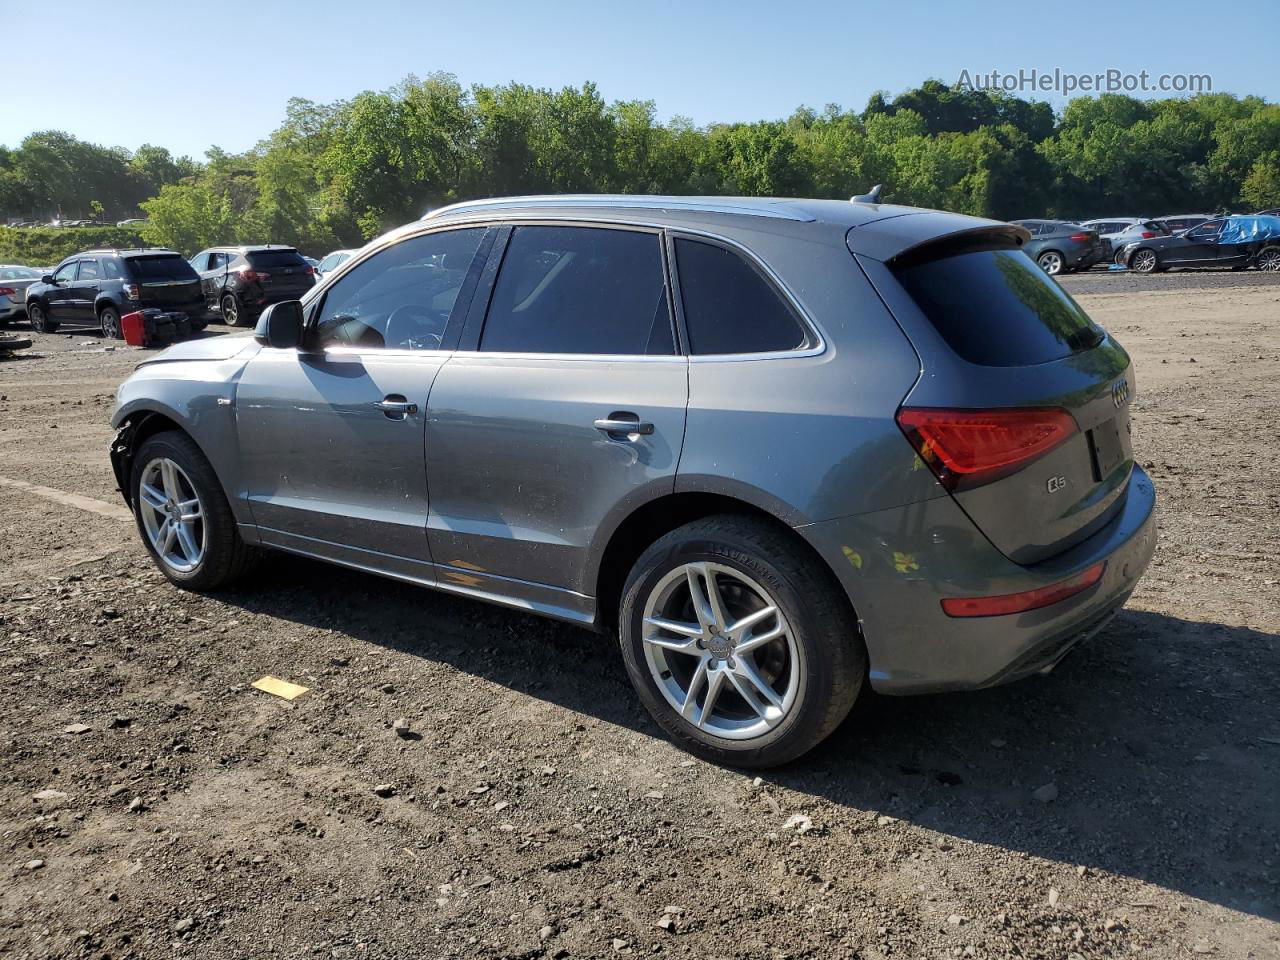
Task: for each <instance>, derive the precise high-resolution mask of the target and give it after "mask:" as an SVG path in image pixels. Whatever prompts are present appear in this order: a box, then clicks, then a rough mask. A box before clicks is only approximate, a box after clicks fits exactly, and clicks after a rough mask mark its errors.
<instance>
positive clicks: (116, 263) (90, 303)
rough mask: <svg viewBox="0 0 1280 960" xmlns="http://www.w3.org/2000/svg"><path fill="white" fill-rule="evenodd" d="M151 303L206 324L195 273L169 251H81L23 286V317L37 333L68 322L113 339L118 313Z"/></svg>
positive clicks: (117, 333) (194, 323)
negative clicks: (95, 330)
mask: <svg viewBox="0 0 1280 960" xmlns="http://www.w3.org/2000/svg"><path fill="white" fill-rule="evenodd" d="M151 308H157V309H160V310H164V311H166V312H179V313H185V314H186V315H187V318H188V320H189V321H190V323H191V327H192V329H197V330H198V329H202V328H203V327H204V325H205V321H204V312H205V307H204V297H203V296H202V295H201V293H200V278H199V277H198V276H196V273H195V271H194V270H192V269H191V266H190V265H189V264H188V263H187V261H186V260H184V259H182V255H181V254H180V253H177V252H176V251H174V250H162V249H143V250H86V251H84V252H83V253H77V254H75V255H74V256H70V257H67V258H66V259H65V260H63V261H62V262H61V263H60V264H58V266H57V267H55V268H54V271H53V273H52V274H47V275H45V276H44V277H41V279H40V282H39V283H33V284H32V285H31V286H30V287H28V288H27V316H28V317H29V318H30V320H31V325H32V326H33V327H35V329H36V330H39V331H41V332H42V333H53V332H54V331H55V330H57V329H58V327H60V326H62V325H63V324H67V325H74V326H77V327H89V328H97V329H98V330H100V331H102V335H103V336H105V337H114V338H117V339H118V338H119V337H120V336H121V331H120V317H121V316H122V315H123V314H126V313H132V312H133V311H135V310H146V309H151Z"/></svg>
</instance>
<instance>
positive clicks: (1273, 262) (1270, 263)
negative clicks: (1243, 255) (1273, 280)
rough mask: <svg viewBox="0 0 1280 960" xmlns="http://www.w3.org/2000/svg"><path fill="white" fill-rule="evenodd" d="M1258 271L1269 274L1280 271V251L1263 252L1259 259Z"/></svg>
mask: <svg viewBox="0 0 1280 960" xmlns="http://www.w3.org/2000/svg"><path fill="white" fill-rule="evenodd" d="M1258 269H1259V270H1266V271H1267V272H1269V273H1270V272H1275V271H1277V270H1280V249H1274V248H1273V249H1271V250H1263V251H1262V253H1261V255H1259V257H1258Z"/></svg>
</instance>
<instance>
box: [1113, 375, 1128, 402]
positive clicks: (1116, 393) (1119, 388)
mask: <svg viewBox="0 0 1280 960" xmlns="http://www.w3.org/2000/svg"><path fill="white" fill-rule="evenodd" d="M1128 399H1129V381H1128V380H1127V379H1125V378H1124V377H1121V378H1120V379H1119V380H1117V381H1116V382H1115V383H1114V384H1113V385H1112V387H1111V402H1112V403H1114V404H1115V405H1116V406H1117V407H1121V406H1124V402H1125V401H1126V400H1128Z"/></svg>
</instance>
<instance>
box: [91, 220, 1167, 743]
mask: <svg viewBox="0 0 1280 960" xmlns="http://www.w3.org/2000/svg"><path fill="white" fill-rule="evenodd" d="M1027 240H1028V235H1027V233H1026V231H1025V230H1023V229H1021V228H1020V227H1017V226H1013V225H1011V224H1006V223H995V222H990V221H986V220H978V219H973V218H970V217H963V216H957V215H954V214H949V213H941V212H938V211H932V210H917V209H912V208H907V207H895V206H889V205H884V204H868V203H841V202H836V201H810V200H770V199H726V198H706V199H699V198H690V197H601V196H591V197H569V196H563V197H534V198H518V199H508V200H487V201H477V202H473V203H464V204H459V205H457V206H454V207H448V208H445V209H442V210H437V211H434V212H433V213H431V214H429V215H428V216H427V217H425V218H423V219H422V220H421V221H419V222H417V223H413V224H411V225H409V226H406V227H403V228H401V229H398V230H396V231H394V232H392V233H390V234H388V235H387V236H385V237H383V238H381V239H380V240H378V241H375V242H374V243H372V244H370V245H369V246H367V247H365V248H364V249H362V250H361V251H360V252H359V253H358V254H357V255H356V256H354V257H353V258H352V259H351V260H349V261H347V262H346V263H344V264H343V265H342V266H341V267H339V268H338V269H337V270H336V271H334V272H333V273H332V274H328V275H326V276H325V278H324V280H323V281H322V282H321V283H320V284H319V285H318V286H316V287H315V288H314V289H312V290H310V291H308V292H307V294H306V295H305V296H304V298H303V299H302V301H301V302H298V301H292V302H286V303H279V304H276V305H274V306H272V307H271V308H269V309H268V310H267V312H266V313H264V314H263V316H262V318H261V320H260V322H259V324H258V328H257V331H256V333H255V334H254V335H252V336H248V335H246V336H240V337H221V338H217V339H206V340H200V341H197V342H188V343H183V344H179V345H177V346H174V347H172V348H170V349H169V350H167V351H165V352H164V353H161V354H158V355H157V356H155V357H153V358H150V359H148V360H146V361H144V362H143V363H142V364H141V365H140V366H139V367H138V369H137V372H136V373H134V374H133V375H132V376H131V377H130V378H129V379H128V380H127V381H125V383H124V384H123V385H122V386H121V387H120V390H119V393H118V397H117V404H116V408H115V411H114V414H113V417H112V422H113V424H114V425H115V426H116V427H117V428H119V432H118V434H117V436H116V439H115V440H114V442H113V444H112V449H111V459H112V463H113V466H114V468H115V472H116V476H117V478H118V480H119V485H120V489H121V491H122V492H123V493H124V497H125V500H126V501H127V502H128V503H129V504H130V505H131V506H132V508H133V510H134V512H135V514H136V516H137V525H138V530H139V532H140V533H141V536H142V540H143V542H144V543H145V545H146V548H147V550H148V551H150V553H151V555H152V557H153V559H154V560H155V562H156V564H157V566H159V568H160V570H161V571H163V572H164V574H165V575H166V576H167V577H168V578H169V579H170V580H172V581H173V582H174V583H175V584H177V585H178V586H181V587H186V588H189V589H193V590H212V589H215V588H217V587H220V586H222V585H224V584H226V583H228V582H229V581H230V580H231V579H232V578H233V577H235V576H237V575H238V574H240V573H242V572H244V571H245V570H246V568H248V567H249V566H250V565H251V563H252V562H253V561H255V560H256V559H258V558H259V557H260V556H261V555H262V554H263V553H264V552H265V551H266V550H267V549H268V548H269V549H271V550H283V551H287V552H290V553H295V554H302V555H305V556H309V557H317V558H320V559H324V560H329V561H332V562H334V563H338V564H342V565H345V566H348V567H353V568H356V569H359V570H367V571H370V572H374V573H380V574H383V575H386V576H389V577H394V578H397V579H400V580H406V581H409V582H412V583H417V584H421V585H423V586H429V587H435V588H436V589H439V590H446V591H450V592H452V593H460V594H464V595H467V596H471V597H476V598H479V599H483V600H490V601H494V602H497V603H502V604H506V605H508V606H512V607H516V608H519V609H522V610H528V611H531V612H535V613H541V614H546V615H548V616H552V617H558V618H560V619H563V620H567V621H571V622H573V623H578V624H583V625H588V626H593V627H595V628H597V629H600V630H602V631H607V632H609V633H612V632H613V631H615V630H616V633H617V636H618V638H619V641H620V646H621V651H622V657H623V660H624V662H625V664H626V669H627V672H628V674H629V675H630V677H631V680H632V681H633V683H634V684H635V687H636V690H637V691H638V693H639V695H640V698H641V699H642V700H643V702H644V704H645V706H646V707H647V708H648V709H649V711H650V712H651V713H652V714H653V716H654V718H655V719H656V720H657V721H658V723H659V724H661V726H662V727H663V728H664V729H665V730H666V731H667V732H668V733H669V734H670V735H671V736H672V737H673V738H675V739H676V740H677V741H678V742H680V743H682V744H683V745H684V746H686V747H687V748H688V749H690V750H691V751H693V752H695V753H698V754H701V755H703V756H705V757H709V758H712V759H715V760H717V761H722V762H726V763H729V764H733V765H737V766H767V765H771V764H776V763H781V762H784V761H786V760H788V759H791V758H793V757H796V756H798V755H799V754H801V753H803V752H804V751H806V750H808V749H809V748H811V747H813V746H814V745H815V744H816V743H818V742H819V741H821V740H822V739H823V738H824V737H825V736H826V735H827V734H828V733H830V732H831V730H832V729H833V728H834V727H835V726H836V725H837V724H838V723H839V722H840V721H841V719H842V718H843V717H844V716H845V715H846V714H847V713H848V711H849V708H850V707H851V706H852V704H853V702H854V700H855V698H856V697H857V696H858V693H859V691H860V690H862V688H863V686H864V685H866V684H870V686H871V687H872V688H873V689H875V690H877V691H880V692H881V693H887V694H906V693H921V692H929V691H940V690H961V689H973V688H977V687H984V686H988V685H991V684H996V683H1002V682H1004V681H1007V680H1012V679H1015V678H1018V677H1022V676H1026V675H1028V674H1032V673H1036V672H1039V671H1044V670H1047V669H1048V668H1050V667H1052V666H1053V665H1054V664H1056V663H1057V662H1058V661H1059V660H1060V659H1061V658H1062V657H1063V656H1064V655H1065V654H1066V653H1067V651H1068V650H1069V649H1070V648H1071V647H1072V645H1073V644H1075V643H1076V642H1077V641H1079V640H1081V639H1082V638H1084V637H1087V636H1088V635H1090V634H1091V633H1093V632H1095V631H1096V630H1098V629H1099V627H1101V626H1102V624H1104V623H1105V622H1106V621H1107V620H1108V618H1109V617H1111V616H1112V615H1113V614H1114V613H1115V612H1116V611H1117V610H1118V609H1119V608H1120V607H1121V606H1122V605H1123V604H1124V602H1125V600H1126V599H1127V598H1128V596H1129V594H1130V592H1131V591H1132V590H1133V588H1134V585H1135V584H1136V583H1137V581H1138V578H1139V577H1140V576H1141V575H1142V572H1143V570H1144V569H1145V567H1146V565H1147V562H1148V560H1149V559H1150V557H1151V554H1152V551H1153V549H1154V547H1155V534H1154V507H1155V491H1154V489H1153V487H1152V484H1151V481H1150V479H1149V478H1148V477H1147V475H1146V474H1145V473H1144V472H1143V471H1142V469H1141V468H1140V467H1139V466H1138V465H1136V464H1135V463H1134V462H1133V457H1132V453H1131V444H1130V435H1129V404H1130V401H1131V398H1132V395H1133V389H1134V375H1133V369H1132V367H1131V365H1130V362H1129V357H1128V356H1127V355H1126V353H1125V352H1124V350H1123V349H1122V348H1121V347H1120V345H1119V344H1118V343H1116V342H1115V341H1114V340H1113V339H1111V337H1110V336H1109V335H1108V334H1107V333H1106V332H1105V331H1104V330H1102V329H1101V328H1099V327H1098V326H1097V325H1095V324H1094V323H1093V322H1092V321H1090V319H1089V317H1088V316H1087V315H1086V314H1085V313H1084V311H1083V310H1081V309H1080V307H1079V306H1077V305H1076V303H1075V302H1074V301H1073V300H1072V299H1071V298H1070V297H1069V296H1068V295H1067V294H1066V293H1064V292H1063V291H1062V289H1061V288H1060V287H1059V286H1058V285H1057V283H1056V282H1055V281H1054V280H1053V279H1052V278H1050V277H1047V276H1046V275H1045V274H1044V273H1043V272H1042V271H1041V270H1040V269H1039V268H1037V266H1036V264H1035V263H1034V262H1033V261H1032V260H1030V259H1028V257H1027V256H1026V254H1025V253H1024V252H1023V250H1022V248H1023V246H1024V244H1025V243H1026V242H1027ZM424 602H429V601H424Z"/></svg>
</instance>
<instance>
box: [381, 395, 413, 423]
mask: <svg viewBox="0 0 1280 960" xmlns="http://www.w3.org/2000/svg"><path fill="white" fill-rule="evenodd" d="M373 405H374V406H375V407H377V408H378V409H379V410H381V411H382V412H383V413H384V414H386V416H387V418H388V419H390V420H403V419H405V417H407V416H409V414H411V413H417V412H418V405H417V404H416V403H414V402H413V401H412V400H406V399H405V398H404V397H402V396H400V394H398V393H393V394H390V395H389V396H386V397H383V398H382V399H381V400H377V401H375V402H374V404H373Z"/></svg>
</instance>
